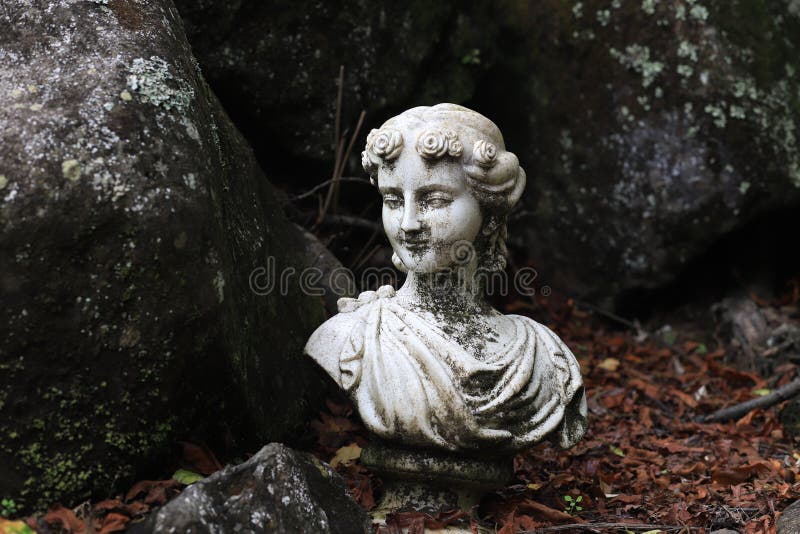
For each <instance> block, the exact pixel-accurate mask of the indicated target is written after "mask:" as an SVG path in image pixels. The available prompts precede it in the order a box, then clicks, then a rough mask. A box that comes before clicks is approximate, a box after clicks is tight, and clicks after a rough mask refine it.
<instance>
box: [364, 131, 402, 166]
mask: <svg viewBox="0 0 800 534" xmlns="http://www.w3.org/2000/svg"><path fill="white" fill-rule="evenodd" d="M367 148H370V149H372V151H373V152H374V153H375V155H376V156H379V157H381V158H383V159H385V160H393V159H395V158H396V157H397V156H399V155H400V151H401V150H402V149H403V136H402V134H401V133H400V132H398V131H397V130H392V129H391V128H385V129H383V130H377V131H376V130H372V131H371V132H370V133H369V135H368V136H367Z"/></svg>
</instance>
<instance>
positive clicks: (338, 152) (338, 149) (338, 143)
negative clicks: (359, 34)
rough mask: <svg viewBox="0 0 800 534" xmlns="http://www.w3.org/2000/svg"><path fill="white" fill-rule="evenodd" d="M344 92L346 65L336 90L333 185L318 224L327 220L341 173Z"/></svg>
mask: <svg viewBox="0 0 800 534" xmlns="http://www.w3.org/2000/svg"><path fill="white" fill-rule="evenodd" d="M343 91H344V65H339V79H338V88H337V90H336V118H335V119H334V126H333V135H334V139H333V143H334V148H335V156H334V159H333V174H332V176H331V180H332V181H333V183H331V186H330V188H329V189H328V194H327V196H326V197H325V202H324V203H323V204H322V210H321V211H320V213H319V216H317V224H319V223H320V222H322V219H324V218H325V214H326V213H327V212H328V207H330V204H331V200H332V198H333V188H334V186H335V185H336V184H335V182H336V176H337V173H338V172H339V164H340V160H341V158H342V150H343V149H344V139H342V138H341V127H342V93H343Z"/></svg>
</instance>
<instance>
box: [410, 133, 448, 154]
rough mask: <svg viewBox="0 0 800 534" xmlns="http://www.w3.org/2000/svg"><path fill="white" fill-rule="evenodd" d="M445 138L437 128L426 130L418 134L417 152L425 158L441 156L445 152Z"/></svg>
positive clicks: (446, 143)
mask: <svg viewBox="0 0 800 534" xmlns="http://www.w3.org/2000/svg"><path fill="white" fill-rule="evenodd" d="M448 144H449V143H448V142H447V138H446V137H445V136H444V134H443V133H442V132H440V131H439V130H426V131H424V132H422V133H421V134H419V138H418V139H417V152H419V155H420V156H422V157H423V158H426V159H437V158H441V157H442V156H444V155H445V153H446V152H447V145H448Z"/></svg>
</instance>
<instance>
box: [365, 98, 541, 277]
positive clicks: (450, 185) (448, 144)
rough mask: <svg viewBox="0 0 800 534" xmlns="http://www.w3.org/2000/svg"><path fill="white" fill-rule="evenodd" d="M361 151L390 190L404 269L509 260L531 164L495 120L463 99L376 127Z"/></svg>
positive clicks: (387, 205) (496, 264)
mask: <svg viewBox="0 0 800 534" xmlns="http://www.w3.org/2000/svg"><path fill="white" fill-rule="evenodd" d="M361 156H362V160H361V161H362V164H363V166H364V169H365V170H366V171H367V172H368V173H369V175H370V179H371V181H372V183H373V184H375V185H377V186H378V188H379V189H380V192H381V195H382V196H383V226H384V230H385V231H386V235H387V237H388V238H389V242H390V243H391V245H392V249H393V250H394V255H393V256H392V261H393V262H394V264H395V266H396V267H397V268H399V269H401V270H403V271H415V272H438V271H443V270H446V269H449V268H451V267H452V266H453V265H455V264H461V265H463V264H465V263H468V262H474V266H476V267H479V268H482V269H486V270H491V271H494V270H502V269H503V268H504V267H505V255H506V252H507V250H506V245H505V239H506V237H507V231H506V220H507V217H508V214H509V213H510V211H511V209H512V208H513V206H514V205H515V204H516V203H517V201H518V200H519V198H520V196H521V195H522V191H523V190H524V188H525V171H523V170H522V168H521V167H520V165H519V160H518V159H517V157H516V156H515V155H514V154H512V153H511V152H507V151H506V150H505V144H504V143H503V136H502V134H501V133H500V130H499V129H498V128H497V126H495V124H494V123H493V122H492V121H490V120H489V119H487V118H486V117H484V116H483V115H481V114H480V113H476V112H474V111H472V110H470V109H467V108H465V107H462V106H458V105H455V104H438V105H436V106H431V107H428V106H421V107H416V108H412V109H409V110H408V111H405V112H403V113H401V114H400V115H397V116H396V117H392V118H391V119H389V120H388V121H386V122H385V123H384V124H383V125H382V126H381V127H380V128H379V129H375V130H372V131H371V132H370V133H369V135H368V136H367V146H366V149H365V150H364V152H362V154H361Z"/></svg>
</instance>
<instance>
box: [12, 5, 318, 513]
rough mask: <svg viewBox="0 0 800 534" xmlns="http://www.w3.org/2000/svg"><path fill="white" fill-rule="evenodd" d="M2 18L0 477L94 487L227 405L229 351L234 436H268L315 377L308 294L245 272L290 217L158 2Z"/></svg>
mask: <svg viewBox="0 0 800 534" xmlns="http://www.w3.org/2000/svg"><path fill="white" fill-rule="evenodd" d="M0 20H1V21H2V25H3V27H4V30H3V32H2V35H0V147H2V150H0V287H2V295H3V297H2V306H0V324H2V325H3V328H2V332H1V333H0V376H2V378H0V495H2V496H3V497H7V498H13V499H14V500H15V501H16V502H17V503H24V505H25V507H26V509H31V508H33V507H43V506H45V505H47V504H51V503H52V502H54V501H56V500H62V501H63V502H64V503H65V504H67V503H69V502H72V501H74V500H76V499H78V498H84V497H86V496H87V495H88V494H89V493H90V492H92V491H94V492H96V493H97V494H100V495H106V494H107V492H110V491H111V490H112V487H113V486H114V485H115V484H117V485H119V484H124V483H126V481H127V480H128V479H129V478H130V477H132V476H133V475H134V473H135V471H136V469H137V466H140V465H142V464H150V465H152V458H153V456H154V454H155V453H157V452H158V451H160V450H162V448H163V447H164V446H165V445H168V444H170V443H172V440H173V438H174V436H175V434H176V432H177V431H179V430H180V429H181V428H183V427H184V426H186V425H189V424H193V421H194V419H193V415H197V414H202V416H203V418H204V419H205V420H207V421H213V420H214V417H215V416H217V415H218V414H219V412H220V410H221V409H222V408H223V406H224V407H225V408H228V409H232V408H236V407H237V406H236V405H235V404H236V401H235V400H234V399H235V396H234V395H232V394H230V392H229V391H228V390H226V389H225V388H226V387H227V384H226V378H225V377H226V376H229V375H230V372H229V370H230V369H232V370H233V371H234V374H235V376H237V377H238V378H239V379H240V383H242V384H244V386H245V389H246V391H248V392H249V395H248V399H247V409H246V410H242V412H243V413H246V414H247V415H248V416H250V418H251V421H252V428H253V429H254V430H253V434H255V435H254V436H249V437H254V438H259V439H262V440H266V439H277V438H280V437H282V436H285V435H286V432H287V431H289V430H291V429H292V428H293V427H294V426H295V425H296V424H297V423H298V420H299V419H300V414H301V413H302V411H303V406H304V402H306V401H305V400H304V399H305V398H306V394H307V393H308V392H309V391H310V390H312V391H316V390H317V389H318V388H317V386H316V385H314V386H313V387H309V382H308V380H307V373H306V370H305V369H304V367H303V365H302V362H303V359H301V358H299V355H300V353H301V350H302V344H303V342H304V341H305V339H306V337H307V335H308V334H309V333H310V331H311V330H312V329H313V327H314V326H316V324H318V323H319V322H320V321H321V320H322V315H323V312H322V305H321V302H320V300H319V299H318V298H314V297H308V296H305V295H302V294H300V293H299V291H298V290H297V287H296V285H293V284H290V285H289V289H288V293H287V294H279V292H278V291H274V292H272V293H271V294H268V295H263V296H262V295H258V294H256V293H254V292H253V291H251V288H250V285H249V276H250V273H251V272H252V271H253V269H254V268H256V267H258V266H265V265H267V257H268V256H269V255H273V254H274V255H275V256H276V262H275V263H274V269H275V270H278V271H279V270H281V269H282V268H283V267H285V266H287V265H291V266H295V267H298V268H300V267H302V262H300V261H298V260H296V259H295V258H294V257H293V256H292V252H291V250H292V247H291V244H292V243H294V242H296V241H297V240H298V239H299V234H298V232H297V230H296V229H295V228H294V227H293V226H292V225H290V224H289V223H288V222H287V221H286V220H285V219H284V218H283V215H282V214H281V210H280V208H279V206H278V205H277V203H276V202H275V200H274V198H273V193H272V190H271V187H270V185H269V184H268V183H267V182H266V180H265V178H264V176H263V174H262V173H261V171H260V169H259V168H258V165H257V164H256V162H255V160H254V158H253V156H252V152H251V150H250V148H249V147H248V146H247V144H246V143H245V141H244V140H243V138H242V137H241V135H240V134H239V133H238V132H237V131H236V129H235V128H234V127H233V126H232V124H231V123H230V121H229V120H228V118H227V116H226V115H225V113H224V112H223V111H222V109H221V107H220V106H219V104H218V102H217V100H216V99H215V97H214V95H213V94H212V93H211V92H210V90H209V89H208V87H207V85H206V84H205V82H204V80H203V78H202V76H201V75H200V72H199V70H198V67H197V64H196V62H195V61H194V59H193V57H192V54H191V51H190V48H189V45H188V43H187V41H186V39H185V36H184V32H183V29H182V23H181V21H180V19H179V17H178V14H177V11H176V9H175V7H174V6H173V4H172V2H171V1H170V0H153V1H149V2H139V1H136V0H108V1H102V0H97V1H82V0H81V1H79V0H23V1H19V2H13V3H10V4H9V3H6V4H4V6H3V8H2V9H0ZM276 325H280V327H276ZM223 392H224V395H225V398H224V399H221V398H220V397H222V396H223ZM238 407H240V406H238ZM244 437H245V438H246V437H248V436H244ZM262 442H263V441H262Z"/></svg>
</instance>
